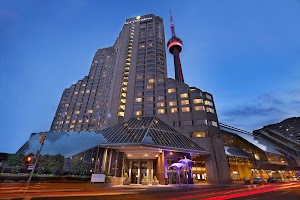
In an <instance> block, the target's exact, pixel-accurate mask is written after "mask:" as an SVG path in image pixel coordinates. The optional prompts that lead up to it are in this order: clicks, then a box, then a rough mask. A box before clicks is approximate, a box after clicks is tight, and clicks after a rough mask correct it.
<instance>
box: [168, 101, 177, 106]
mask: <svg viewBox="0 0 300 200" xmlns="http://www.w3.org/2000/svg"><path fill="white" fill-rule="evenodd" d="M169 106H177V101H169Z"/></svg>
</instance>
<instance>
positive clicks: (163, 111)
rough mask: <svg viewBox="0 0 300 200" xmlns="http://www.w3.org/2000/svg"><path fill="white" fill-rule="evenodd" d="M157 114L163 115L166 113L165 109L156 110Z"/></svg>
mask: <svg viewBox="0 0 300 200" xmlns="http://www.w3.org/2000/svg"><path fill="white" fill-rule="evenodd" d="M157 113H158V114H165V113H166V109H158V110H157Z"/></svg>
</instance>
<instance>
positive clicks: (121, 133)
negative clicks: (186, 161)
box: [17, 117, 208, 157]
mask: <svg viewBox="0 0 300 200" xmlns="http://www.w3.org/2000/svg"><path fill="white" fill-rule="evenodd" d="M41 134H42V133H35V134H32V135H31V136H30V138H29V140H28V141H27V142H26V143H25V144H24V145H23V146H22V147H21V148H20V150H19V151H18V152H17V153H24V154H29V153H35V152H36V151H37V150H38V149H39V148H40V144H39V137H40V135H41ZM137 145H143V146H150V147H158V148H162V149H164V148H165V149H171V150H180V151H187V152H203V153H208V152H207V151H206V150H205V149H204V148H203V147H201V146H199V145H198V144H196V143H195V142H193V141H192V140H191V139H189V138H187V137H186V136H184V135H183V134H181V133H179V132H178V131H176V130H175V129H174V128H172V127H170V126H169V125H168V124H166V123H165V122H163V121H162V120H160V119H158V118H156V117H142V118H131V119H130V120H129V121H126V122H124V123H121V124H117V125H115V126H112V127H109V128H106V129H103V130H100V131H81V132H49V133H46V139H45V142H44V146H43V149H42V154H49V155H55V154H62V155H63V156H65V157H69V156H72V155H76V154H78V153H80V152H82V151H85V150H88V149H90V148H93V147H95V146H103V147H109V146H114V147H117V146H137Z"/></svg>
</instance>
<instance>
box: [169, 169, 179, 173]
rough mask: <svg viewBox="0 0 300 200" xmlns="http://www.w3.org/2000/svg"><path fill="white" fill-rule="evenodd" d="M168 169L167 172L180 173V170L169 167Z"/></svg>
mask: <svg viewBox="0 0 300 200" xmlns="http://www.w3.org/2000/svg"><path fill="white" fill-rule="evenodd" d="M166 171H167V173H175V172H176V173H178V171H177V170H174V169H167V170H166Z"/></svg>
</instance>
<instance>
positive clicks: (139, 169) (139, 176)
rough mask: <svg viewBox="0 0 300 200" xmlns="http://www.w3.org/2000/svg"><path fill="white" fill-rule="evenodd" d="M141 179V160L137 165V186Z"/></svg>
mask: <svg viewBox="0 0 300 200" xmlns="http://www.w3.org/2000/svg"><path fill="white" fill-rule="evenodd" d="M141 178H143V177H141V160H139V164H138V179H137V184H139V183H140V181H141Z"/></svg>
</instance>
